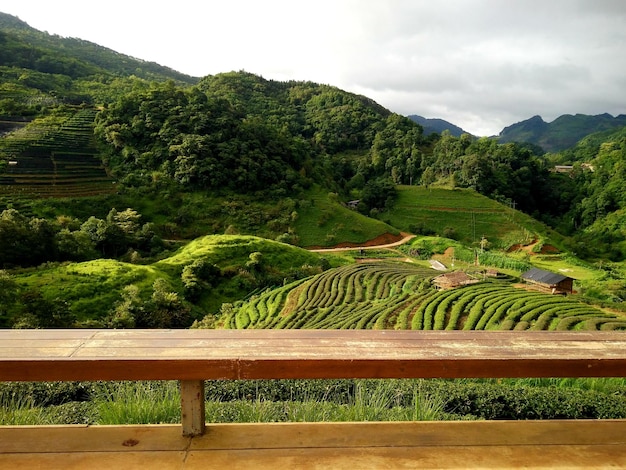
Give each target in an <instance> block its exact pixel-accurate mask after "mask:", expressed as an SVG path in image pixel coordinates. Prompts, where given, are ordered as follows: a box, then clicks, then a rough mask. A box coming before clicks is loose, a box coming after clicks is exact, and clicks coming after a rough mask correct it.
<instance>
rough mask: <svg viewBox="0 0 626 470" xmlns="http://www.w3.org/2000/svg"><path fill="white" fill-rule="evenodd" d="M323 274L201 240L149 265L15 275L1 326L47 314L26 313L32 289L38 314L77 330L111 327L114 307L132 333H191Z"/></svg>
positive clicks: (263, 248) (306, 261)
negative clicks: (264, 294) (12, 300)
mask: <svg viewBox="0 0 626 470" xmlns="http://www.w3.org/2000/svg"><path fill="white" fill-rule="evenodd" d="M325 263H326V264H325ZM322 266H326V267H327V266H328V261H326V260H325V258H322V257H320V256H319V255H317V254H314V253H310V252H308V251H306V250H302V249H300V248H296V247H293V246H290V245H285V244H283V243H278V242H273V241H270V240H266V239H262V238H258V237H250V236H228V235H221V236H207V237H203V238H200V239H197V240H194V241H192V242H191V243H189V244H186V245H185V246H184V247H182V248H180V249H179V250H178V251H176V252H175V253H173V254H172V255H171V256H170V257H168V258H165V259H163V260H160V261H158V262H155V263H152V264H148V265H140V264H132V263H125V262H120V261H116V260H110V259H99V260H94V261H87V262H83V263H66V264H62V265H52V266H46V267H40V268H37V269H32V270H27V271H24V272H21V273H16V274H15V276H13V281H14V283H15V284H16V290H20V291H21V292H22V294H23V295H22V298H21V300H20V301H19V302H18V304H14V305H11V307H10V308H9V309H8V310H9V313H8V314H7V310H5V309H3V310H1V311H0V313H2V312H4V315H5V318H4V319H2V318H1V317H0V320H3V322H5V324H4V325H2V326H3V327H6V326H10V325H11V324H13V323H14V322H16V321H18V322H19V321H20V319H24V318H26V320H28V321H30V322H31V323H27V324H28V325H30V326H36V323H35V325H33V323H34V322H36V321H37V319H36V318H35V320H32V316H33V315H35V316H36V314H39V313H41V315H44V316H45V315H47V314H48V313H50V312H35V313H33V312H34V311H33V310H31V311H29V310H28V308H34V307H37V306H36V305H34V304H33V305H31V304H30V303H29V302H28V299H29V298H31V296H32V294H31V293H29V289H30V292H38V293H39V294H40V295H41V297H37V298H39V299H40V300H39V301H38V302H39V303H38V304H37V305H38V307H37V308H48V309H49V308H51V307H52V306H56V307H58V308H59V309H60V310H63V309H65V310H64V312H63V314H64V316H65V318H66V319H70V320H69V321H71V322H73V321H74V320H75V321H77V322H78V324H79V325H80V324H82V325H92V326H94V325H96V326H103V325H108V326H110V322H111V321H115V315H116V312H115V309H116V307H117V308H118V312H117V315H118V316H119V315H121V313H120V311H119V310H120V309H123V310H124V311H123V312H122V313H124V314H126V315H130V316H134V317H135V318H134V322H135V325H136V326H142V325H143V326H144V327H146V326H147V327H157V326H162V327H167V326H174V327H181V326H189V324H190V323H191V322H192V321H193V319H194V318H198V317H199V316H200V317H201V316H203V315H204V314H205V313H206V312H217V311H218V310H219V307H220V306H221V305H222V303H224V302H233V301H236V300H239V299H242V298H245V297H246V296H247V295H248V294H249V293H250V292H253V291H257V290H262V289H265V288H266V287H268V286H273V285H279V284H282V283H284V282H289V281H293V280H295V279H299V278H301V277H305V276H309V275H311V274H316V273H319V272H321V269H322ZM0 273H1V271H0ZM1 281H2V278H0V283H1ZM129 286H133V287H132V289H129ZM39 294H38V295H39ZM1 299H2V298H1V297H0V300H1ZM59 299H62V302H61V304H59V302H58V301H59ZM192 302H193V303H192ZM6 306H7V305H6V304H5V305H4V307H6ZM24 307H26V308H27V309H26V311H25V309H24ZM181 312H183V313H184V316H180V315H179V314H180V313H181ZM176 315H179V320H180V322H179V323H172V319H171V318H170V317H172V318H174V320H176V318H177V317H176ZM176 321H178V320H176ZM56 326H71V324H66V325H56ZM120 326H128V325H127V324H126V325H124V324H122V325H120Z"/></svg>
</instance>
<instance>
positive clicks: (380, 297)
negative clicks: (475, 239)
mask: <svg viewBox="0 0 626 470" xmlns="http://www.w3.org/2000/svg"><path fill="white" fill-rule="evenodd" d="M432 277H433V271H432V270H431V269H429V268H425V267H421V266H419V265H415V264H411V263H398V262H382V261H378V262H374V263H358V264H351V265H348V266H343V267H339V268H335V269H330V270H327V271H325V272H323V273H321V274H318V275H316V276H314V277H312V278H310V279H306V280H302V281H296V282H295V283H292V284H288V285H285V286H282V287H280V288H277V289H271V290H268V291H266V292H264V293H262V294H259V295H254V296H252V297H251V298H250V299H249V300H247V301H245V302H242V303H238V304H236V305H229V306H228V308H225V309H224V313H225V315H224V317H223V319H222V320H221V322H223V326H224V327H226V328H313V329H315V328H333V329H334V328H338V329H416V330H461V329H464V330H487V329H489V330H599V329H603V330H615V329H618V330H622V329H626V316H624V315H619V314H616V313H612V312H608V311H602V310H600V309H599V308H597V307H593V306H590V305H588V304H586V303H583V302H581V301H580V300H578V299H573V298H571V297H561V296H554V295H550V294H545V293H541V292H536V291H532V290H528V289H525V288H520V287H519V286H514V285H512V283H511V280H510V279H509V280H505V281H503V280H488V278H486V276H485V275H484V273H481V272H479V271H476V272H475V273H473V276H472V277H473V278H474V279H475V282H476V284H471V285H466V286H461V287H457V288H456V289H451V290H443V291H441V290H435V289H434V288H433V287H432V286H431V282H430V281H431V279H432ZM197 326H200V327H201V326H204V325H203V324H202V322H200V323H198V324H197Z"/></svg>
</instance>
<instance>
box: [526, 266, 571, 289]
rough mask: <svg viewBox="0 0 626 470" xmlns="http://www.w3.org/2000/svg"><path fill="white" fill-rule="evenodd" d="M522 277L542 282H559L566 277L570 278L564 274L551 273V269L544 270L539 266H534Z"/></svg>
mask: <svg viewBox="0 0 626 470" xmlns="http://www.w3.org/2000/svg"><path fill="white" fill-rule="evenodd" d="M522 279H528V280H530V281H535V282H541V283H542V284H550V285H553V284H558V283H559V282H561V281H564V280H565V279H568V277H567V276H563V275H562V274H556V273H551V272H550V271H544V270H543V269H539V268H532V269H530V270H528V271H526V272H525V273H524V274H522Z"/></svg>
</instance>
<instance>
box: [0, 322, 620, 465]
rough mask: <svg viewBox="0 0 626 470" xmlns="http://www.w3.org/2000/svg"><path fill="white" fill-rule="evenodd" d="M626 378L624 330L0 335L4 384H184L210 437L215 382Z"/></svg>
mask: <svg viewBox="0 0 626 470" xmlns="http://www.w3.org/2000/svg"><path fill="white" fill-rule="evenodd" d="M625 376H626V335H625V334H622V333H619V332H527V331H526V332H470V331H446V332H422V331H372V330H369V331H353V330H351V331H346V330H288V331H285V330H0V380H1V381H78V380H80V381H91V380H94V381H95V380H178V381H180V384H181V400H182V405H181V406H182V414H181V416H182V433H183V435H184V436H201V435H203V434H204V433H205V411H204V380H207V379H231V380H232V379H339V378H461V377H467V378H470V377H480V378H498V377H625ZM370 424H373V423H370ZM625 424H626V422H622V421H619V423H618V424H615V422H613V424H612V426H617V428H618V429H619V430H622V431H623V430H626V427H625ZM471 425H472V424H468V425H467V426H471ZM513 425H515V423H513ZM463 426H464V427H465V426H466V425H465V424H464V425H463ZM473 426H474V428H473V429H474V431H476V430H477V429H481V428H480V427H478V426H479V425H477V424H476V423H474V424H473ZM572 426H573V428H572ZM581 426H582V425H581ZM576 427H579V426H578V424H576V422H573V424H572V425H571V426H570V428H568V429H570V431H568V433H571V432H572V431H571V429H575V428H576ZM274 429H276V428H274ZM385 429H387V428H385ZM389 429H391V428H389ZM420 429H422V428H420ZM482 429H485V428H484V427H483V428H482ZM555 429H556V428H555ZM562 429H563V428H562ZM580 429H581V430H582V427H580ZM611 429H613V428H611ZM420 432H422V431H420ZM532 432H533V433H534V432H536V431H532ZM555 432H558V431H555ZM603 432H604V431H603ZM494 433H495V434H497V432H494ZM580 434H581V435H587V434H588V433H587V431H585V432H582V431H581V433H580ZM209 437H210V435H209ZM595 438H596V439H598V438H597V436H596V437H595ZM620 442H621V441H620ZM481 445H484V444H481ZM612 446H613V447H612V449H620V451H619V458H620V459H623V460H619V461H620V462H621V461H624V462H626V451H624V450H621V449H623V447H622V446H618V445H616V443H612Z"/></svg>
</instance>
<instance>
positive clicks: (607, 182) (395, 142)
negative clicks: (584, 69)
mask: <svg viewBox="0 0 626 470" xmlns="http://www.w3.org/2000/svg"><path fill="white" fill-rule="evenodd" d="M0 64H2V65H0V269H2V270H0V327H16V328H17V327H22V328H35V327H38V328H41V327H43V328H57V327H114V328H132V327H147V328H151V327H188V326H190V325H192V323H194V322H195V326H196V327H204V328H215V327H223V328H399V329H409V328H411V329H479V330H482V329H501V330H502V329H520V330H525V329H543V330H598V329H602V330H622V329H625V328H626V318H625V317H624V315H623V313H620V312H623V311H624V302H623V301H624V299H625V298H626V280H625V279H626V270H625V267H624V263H623V261H624V259H626V242H625V241H624V240H625V239H626V232H625V229H624V227H625V224H624V214H625V213H626V212H625V211H626V199H625V197H626V196H625V193H624V191H623V187H624V184H625V183H624V182H625V179H626V174H624V164H623V163H624V161H625V160H626V153H625V152H626V131H625V129H626V128H625V127H616V128H615V129H613V130H607V129H609V128H611V127H613V126H614V125H615V124H616V123H617V124H619V123H620V122H621V121H619V120H620V119H621V117H619V118H616V119H610V120H609V119H608V118H607V117H606V116H604V117H603V120H602V124H601V125H600V126H599V127H598V128H597V130H602V132H600V133H597V134H592V135H588V136H586V137H584V135H583V134H577V137H576V139H579V138H580V137H584V138H583V139H582V140H580V141H579V143H578V144H577V145H576V146H574V147H572V148H569V149H567V150H561V149H564V147H562V146H561V147H559V148H558V150H559V153H552V154H544V151H543V150H544V149H545V150H553V151H556V150H555V149H556V147H548V146H547V145H545V144H544V140H545V139H544V140H537V141H536V142H535V141H533V140H532V139H531V137H533V138H534V137H536V136H535V134H537V136H538V135H539V134H538V132H539V131H538V130H537V129H534V130H533V128H532V126H530V128H529V129H526V130H527V131H528V132H530V134H529V133H526V134H524V133H523V132H522V134H519V133H518V134H517V137H515V138H513V137H511V134H512V133H511V132H509V137H511V140H516V141H522V142H529V141H530V142H531V144H528V143H514V142H505V141H506V140H507V138H501V139H500V141H498V140H495V139H489V138H475V137H473V136H470V135H467V134H463V133H459V134H458V135H452V134H450V133H449V132H445V131H444V132H442V133H441V134H438V133H434V134H430V135H428V136H425V135H424V132H423V129H422V127H421V126H420V125H418V124H416V123H415V122H413V121H412V120H410V119H408V118H406V117H403V116H400V115H398V114H395V113H393V112H391V111H389V110H387V109H385V108H383V107H381V106H380V105H378V104H377V103H375V102H373V101H372V100H371V99H369V98H367V97H364V96H359V95H355V94H352V93H347V92H345V91H342V90H340V89H337V88H335V87H332V86H330V85H321V84H316V83H312V82H305V81H303V82H295V81H292V82H278V81H273V80H266V79H264V78H262V77H259V76H256V75H254V74H252V73H247V72H243V71H241V72H228V73H222V74H218V75H215V76H207V77H204V78H202V79H195V78H192V77H187V76H185V75H183V74H179V73H177V72H175V71H172V70H169V69H167V68H165V67H161V66H158V65H157V64H152V63H148V62H143V61H140V60H136V59H132V58H129V57H126V56H123V55H120V54H117V53H115V52H113V51H110V50H107V49H104V48H101V47H100V46H97V45H94V44H91V43H88V42H86V41H81V40H79V39H71V38H60V37H55V36H50V35H48V34H46V33H42V32H39V31H36V30H33V29H32V28H30V27H28V25H26V24H25V23H23V22H21V21H19V20H17V19H16V18H14V17H11V16H9V15H4V14H0ZM583 120H584V119H583V118H581V117H579V116H577V117H575V119H569V118H568V119H565V118H564V119H561V120H557V121H558V122H555V123H554V126H552V127H551V129H552V130H551V132H552V137H550V138H551V139H553V140H554V139H556V140H554V141H555V142H557V141H558V142H559V143H560V144H559V145H562V143H563V142H568V145H569V143H572V144H573V143H574V140H571V135H572V132H571V128H568V126H570V127H572V126H573V127H577V128H581V127H585V126H581V125H580V122H579V121H583ZM535 121H536V120H535ZM574 121H575V122H574ZM609 121H611V122H609ZM535 124H540V123H538V122H535ZM544 124H545V123H544ZM557 124H558V126H557ZM619 125H620V126H623V124H619ZM539 127H541V126H539ZM557 127H558V128H557ZM587 128H588V126H587ZM512 130H513V129H509V131H512ZM540 130H541V129H540ZM524 132H526V131H524ZM541 132H543V131H541ZM546 135H547V134H546ZM542 136H543V137H542V138H544V137H545V135H544V134H542ZM532 142H534V143H535V144H540V145H545V148H544V149H541V148H539V147H537V145H533V143H532ZM545 142H547V141H545ZM555 164H559V165H572V167H573V168H572V169H571V171H568V172H567V173H557V172H554V171H552V170H553V167H554V165H555ZM401 232H409V233H412V234H416V235H419V236H418V237H417V238H415V239H413V240H412V241H411V242H410V243H407V244H406V245H404V246H402V247H398V248H394V249H391V250H386V251H381V250H378V251H367V252H366V251H365V248H368V247H367V246H366V245H368V244H372V243H374V242H375V241H377V240H397V239H399V238H400V237H401ZM338 245H340V246H346V245H350V246H354V247H363V248H362V249H359V248H357V249H355V250H354V251H351V252H350V251H344V252H341V253H319V254H318V253H313V252H309V251H306V250H304V249H301V248H298V246H300V247H308V248H314V247H333V246H338ZM381 258H384V259H385V261H381ZM389 258H395V259H389ZM583 259H584V260H585V261H583ZM357 260H358V261H359V262H358V263H355V261H357ZM428 260H438V261H440V262H442V263H445V265H446V266H448V267H450V268H454V269H459V268H460V269H463V270H465V271H467V272H468V273H469V274H470V275H472V276H474V277H475V278H476V280H477V281H480V282H479V283H477V284H474V285H468V286H464V287H460V288H458V289H454V290H449V291H436V290H435V289H434V288H433V287H432V284H431V279H432V278H433V277H434V276H435V274H436V272H435V271H433V270H432V269H431V268H430V266H429V264H428ZM407 261H408V262H407ZM477 264H478V265H479V266H476V265H477ZM531 266H538V267H541V268H543V269H549V270H553V271H555V272H556V271H558V272H564V273H569V274H568V275H571V276H572V277H574V278H575V279H576V289H577V294H576V295H573V296H568V297H566V298H563V297H555V296H548V295H545V294H542V293H538V292H532V291H528V290H526V289H521V288H518V287H516V286H514V283H515V282H516V281H517V279H518V278H519V275H520V273H521V272H522V271H524V270H526V269H528V268H529V267H531ZM487 267H492V268H493V267H495V268H498V269H499V270H500V271H501V272H502V273H503V274H505V275H506V277H505V279H498V280H489V279H485V274H486V268H487ZM589 384H591V382H590V381H580V382H576V383H574V384H571V383H559V384H556V383H552V382H551V383H547V384H546V383H540V384H537V383H533V382H514V383H509V382H484V381H466V382H449V381H397V382H396V381H393V382H375V381H332V382H331V381H324V382H310V381H301V382H293V381H280V382H252V383H248V382H245V383H239V382H236V383H229V384H222V383H210V384H208V386H207V397H206V398H207V400H209V403H210V405H209V406H210V408H209V413H208V415H209V416H212V417H214V418H215V419H216V420H220V421H239V420H271V421H281V420H286V419H288V420H320V419H323V420H335V419H341V420H344V419H424V418H428V419H433V418H437V419H446V418H449V417H463V418H467V419H475V418H489V419H492V418H493V419H501V418H523V419H525V418H537V417H538V418H558V417H572V418H588V417H594V418H595V417H603V418H606V417H624V416H626V411H625V410H626V405H625V403H624V397H623V390H624V387H623V385H624V384H623V383H622V382H619V383H612V382H609V381H606V382H604V385H602V389H600V390H597V389H596V390H584V391H581V390H580V388H581V387H587V386H589V387H590V386H591V385H589ZM594 384H595V383H594ZM607 384H608V385H607ZM538 385H539V386H538ZM558 385H561V386H562V387H559V386H558ZM596 385H597V384H596ZM572 387H574V388H572ZM249 398H252V399H253V400H252V402H250V401H249ZM178 399H179V398H178V391H177V389H176V387H175V385H172V384H162V385H153V384H150V385H149V384H140V385H139V386H133V385H130V384H114V385H111V384H108V385H104V384H63V385H59V384H38V385H31V384H27V385H16V384H4V385H2V387H0V403H2V405H3V406H2V408H1V409H2V414H1V415H0V422H2V423H5V424H8V423H18V422H19V423H24V422H37V423H42V422H55V423H57V422H64V423H74V422H98V423H118V422H171V421H178V420H179V416H178V413H179V410H178V405H177V401H178ZM217 401H220V402H222V403H215V402H217ZM294 403H295V404H294ZM133 407H136V408H134V409H133ZM44 408H45V409H44ZM135 420H137V421H135Z"/></svg>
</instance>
